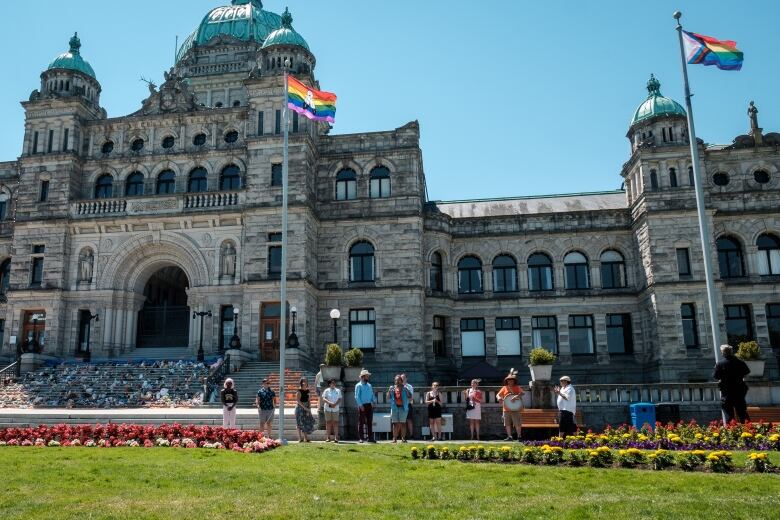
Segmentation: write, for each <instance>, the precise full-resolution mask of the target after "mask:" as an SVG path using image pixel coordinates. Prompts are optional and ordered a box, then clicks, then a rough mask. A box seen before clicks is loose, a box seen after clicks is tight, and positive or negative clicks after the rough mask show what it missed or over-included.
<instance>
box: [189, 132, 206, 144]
mask: <svg viewBox="0 0 780 520" xmlns="http://www.w3.org/2000/svg"><path fill="white" fill-rule="evenodd" d="M192 144H194V145H195V146H203V145H204V144H206V134H204V133H200V134H197V135H196V136H195V137H193V138H192Z"/></svg>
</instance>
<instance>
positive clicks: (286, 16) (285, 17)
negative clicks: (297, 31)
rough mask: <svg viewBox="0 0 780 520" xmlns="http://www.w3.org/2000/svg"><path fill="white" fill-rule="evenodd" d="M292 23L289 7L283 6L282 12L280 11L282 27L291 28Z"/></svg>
mask: <svg viewBox="0 0 780 520" xmlns="http://www.w3.org/2000/svg"><path fill="white" fill-rule="evenodd" d="M292 23H293V17H292V15H291V14H290V8H289V7H285V8H284V13H282V27H286V28H287V29H292Z"/></svg>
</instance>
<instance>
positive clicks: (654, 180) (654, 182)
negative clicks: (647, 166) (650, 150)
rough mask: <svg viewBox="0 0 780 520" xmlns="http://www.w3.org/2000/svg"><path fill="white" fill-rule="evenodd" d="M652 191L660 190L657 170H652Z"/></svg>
mask: <svg viewBox="0 0 780 520" xmlns="http://www.w3.org/2000/svg"><path fill="white" fill-rule="evenodd" d="M650 189H652V190H657V189H658V174H657V173H655V170H650Z"/></svg>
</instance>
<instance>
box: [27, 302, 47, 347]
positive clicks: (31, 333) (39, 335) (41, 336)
mask: <svg viewBox="0 0 780 520" xmlns="http://www.w3.org/2000/svg"><path fill="white" fill-rule="evenodd" d="M45 344H46V311H43V310H39V311H25V312H24V319H23V322H22V348H23V349H24V351H25V352H43V348H44V345H45Z"/></svg>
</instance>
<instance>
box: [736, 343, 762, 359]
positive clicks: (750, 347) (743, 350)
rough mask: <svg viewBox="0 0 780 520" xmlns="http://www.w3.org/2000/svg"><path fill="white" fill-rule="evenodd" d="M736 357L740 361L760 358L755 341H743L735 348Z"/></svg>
mask: <svg viewBox="0 0 780 520" xmlns="http://www.w3.org/2000/svg"><path fill="white" fill-rule="evenodd" d="M737 357H738V358H739V359H741V360H742V361H753V360H755V359H759V358H760V357H761V349H760V348H758V343H756V342H755V341H744V342H742V343H740V344H739V348H737Z"/></svg>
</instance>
